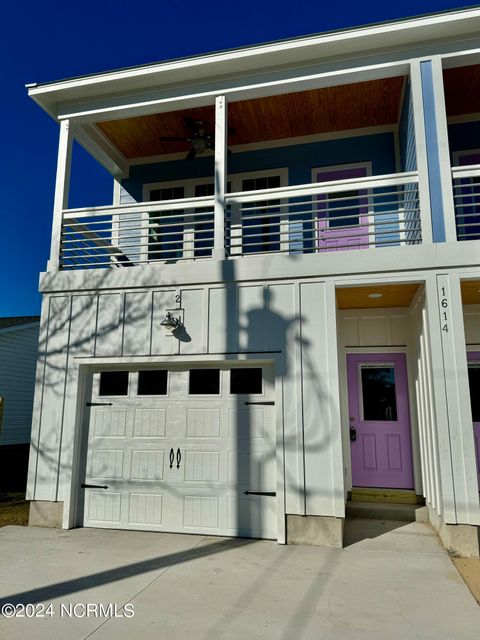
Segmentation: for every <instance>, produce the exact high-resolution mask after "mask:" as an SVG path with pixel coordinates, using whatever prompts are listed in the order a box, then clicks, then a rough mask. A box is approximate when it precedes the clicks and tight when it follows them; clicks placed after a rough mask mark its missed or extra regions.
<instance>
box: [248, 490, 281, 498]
mask: <svg viewBox="0 0 480 640" xmlns="http://www.w3.org/2000/svg"><path fill="white" fill-rule="evenodd" d="M243 493H244V494H245V495H246V496H273V497H275V496H276V495H277V494H276V493H275V491H244V492H243Z"/></svg>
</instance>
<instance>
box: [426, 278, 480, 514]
mask: <svg viewBox="0 0 480 640" xmlns="http://www.w3.org/2000/svg"><path fill="white" fill-rule="evenodd" d="M426 293H427V296H426V302H427V310H428V324H429V329H430V331H429V333H430V340H431V354H432V371H433V385H434V401H435V405H436V428H437V433H438V442H439V462H440V473H441V479H442V480H441V481H442V497H443V503H444V505H443V506H444V521H445V523H446V524H449V523H451V524H470V525H479V524H480V506H479V497H478V483H477V470H476V462H475V445H474V438H473V424H472V412H471V408H470V397H469V386H468V369H467V355H466V345H465V331H464V325H463V309H462V297H461V291H460V278H459V276H458V275H457V274H443V273H442V274H436V275H435V274H431V275H429V276H427V281H426Z"/></svg>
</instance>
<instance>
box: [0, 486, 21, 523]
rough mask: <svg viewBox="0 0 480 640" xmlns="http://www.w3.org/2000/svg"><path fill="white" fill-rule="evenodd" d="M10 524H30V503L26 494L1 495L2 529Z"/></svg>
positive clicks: (0, 520) (0, 518)
mask: <svg viewBox="0 0 480 640" xmlns="http://www.w3.org/2000/svg"><path fill="white" fill-rule="evenodd" d="M9 524H16V525H22V526H26V525H27V524H28V502H27V501H26V500H25V494H24V493H20V492H9V493H0V527H6V526H7V525H9Z"/></svg>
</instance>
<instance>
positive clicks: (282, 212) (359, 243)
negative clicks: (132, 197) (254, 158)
mask: <svg viewBox="0 0 480 640" xmlns="http://www.w3.org/2000/svg"><path fill="white" fill-rule="evenodd" d="M224 220H225V224H224V230H223V238H224V241H225V244H224V247H225V252H226V256H227V257H228V258H239V257H246V256H249V255H258V254H266V253H276V254H303V253H320V252H328V251H346V250H357V249H363V250H370V249H375V248H380V247H398V246H401V245H412V244H420V243H421V242H422V231H421V219H420V206H419V196H418V174H417V172H408V173H400V174H392V175H383V176H373V177H371V178H369V179H365V178H353V179H349V180H334V181H328V182H318V183H314V184H302V185H296V186H287V187H279V188H272V189H261V190H254V191H243V192H237V193H228V194H226V196H225V219H224ZM214 245H215V233H214V198H213V197H198V198H190V199H185V198H183V199H177V200H169V201H167V202H162V201H157V202H148V203H147V202H143V203H135V204H124V205H120V206H107V207H96V208H85V209H74V210H66V211H64V214H63V224H62V241H61V249H60V256H61V265H62V268H63V269H75V268H99V267H107V266H133V265H140V264H145V263H151V262H176V261H180V260H188V261H193V260H201V259H205V258H210V257H211V256H212V252H213V248H214Z"/></svg>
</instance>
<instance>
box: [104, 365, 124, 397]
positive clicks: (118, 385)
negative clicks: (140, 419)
mask: <svg viewBox="0 0 480 640" xmlns="http://www.w3.org/2000/svg"><path fill="white" fill-rule="evenodd" d="M98 395H99V396H126V395H128V371H102V373H101V374H100V389H99V392H98Z"/></svg>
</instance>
